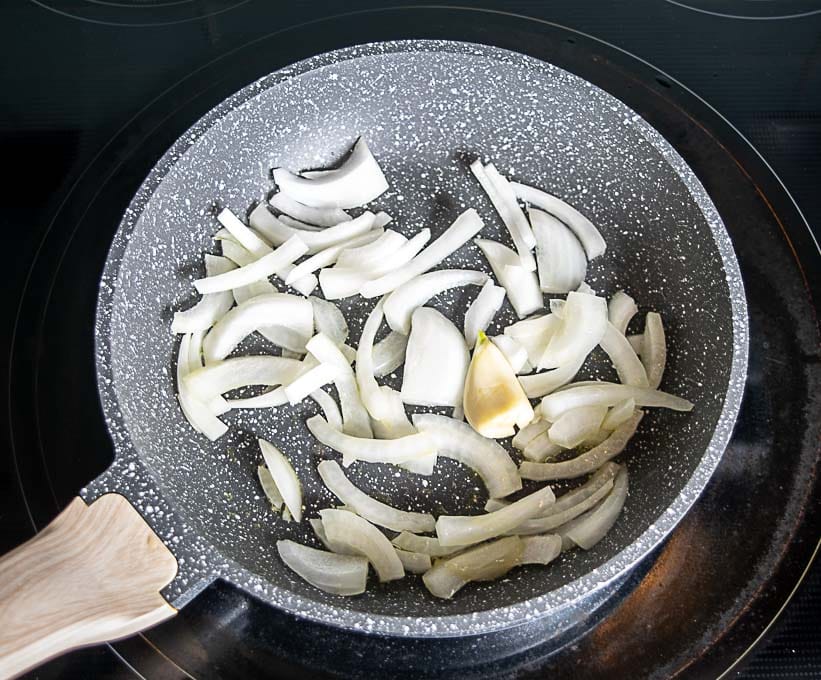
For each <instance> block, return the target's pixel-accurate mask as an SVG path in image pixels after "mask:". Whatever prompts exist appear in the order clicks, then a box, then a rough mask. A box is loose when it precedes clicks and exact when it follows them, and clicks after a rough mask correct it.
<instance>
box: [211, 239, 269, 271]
mask: <svg viewBox="0 0 821 680" xmlns="http://www.w3.org/2000/svg"><path fill="white" fill-rule="evenodd" d="M220 247H221V248H222V255H223V257H227V258H228V259H229V260H231V262H233V263H234V264H235V265H237V266H238V267H244V266H245V265H248V264H251V263H252V262H253V261H254V260H256V259H257V258H256V257H254V255H253V254H252V253H250V252H248V251H247V250H246V249H245V248H243V247H242V246H241V245H240V244H239V243H238V242H237V241H236V239H234V237H233V236H231V235H230V234H229V235H228V236H227V237H226V238H223V239H221V240H220ZM268 252H271V249H270V248H269V249H268ZM209 276H210V274H209Z"/></svg>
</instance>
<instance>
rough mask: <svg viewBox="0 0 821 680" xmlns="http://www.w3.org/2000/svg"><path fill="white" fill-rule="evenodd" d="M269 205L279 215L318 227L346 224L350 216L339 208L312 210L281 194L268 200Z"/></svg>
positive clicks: (276, 194) (278, 193)
mask: <svg viewBox="0 0 821 680" xmlns="http://www.w3.org/2000/svg"><path fill="white" fill-rule="evenodd" d="M268 203H269V205H270V206H271V207H272V208H274V209H275V210H279V212H281V213H285V214H286V215H290V216H291V217H294V218H296V219H298V220H300V221H301V222H307V223H308V224H315V225H317V226H318V227H333V226H336V225H337V224H339V223H340V222H348V221H350V219H351V216H350V215H349V214H348V213H346V212H345V211H344V210H341V209H340V208H312V207H311V206H308V205H305V204H304V203H300V202H299V201H295V200H294V199H293V198H291V197H290V196H288V195H287V194H283V193H282V192H277V193H275V194H274V195H273V196H271V198H270V199H269V200H268Z"/></svg>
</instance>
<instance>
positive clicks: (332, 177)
mask: <svg viewBox="0 0 821 680" xmlns="http://www.w3.org/2000/svg"><path fill="white" fill-rule="evenodd" d="M273 177H274V182H276V183H277V186H278V187H279V189H280V191H281V192H282V193H284V194H285V195H286V196H290V197H291V198H293V199H294V200H296V201H299V202H300V203H304V204H305V205H307V206H310V207H312V208H356V207H357V206H360V205H365V204H366V203H370V202H371V201H372V200H374V199H375V198H377V197H379V196H381V195H382V194H383V193H385V191H387V190H388V181H387V180H386V179H385V175H384V174H383V173H382V170H381V168H380V167H379V163H377V162H376V159H375V158H374V157H373V154H372V153H371V151H370V149H369V148H368V145H367V143H366V142H365V140H364V139H363V138H362V137H360V138H359V139H358V140H357V141H356V144H354V147H353V150H352V151H351V153H350V155H349V156H348V157H347V158H346V159H345V160H344V161H343V163H342V165H340V166H339V167H338V168H336V169H334V170H328V171H325V172H322V174H321V175H316V174H314V176H313V177H311V178H306V177H300V176H299V175H295V174H294V173H292V172H290V171H288V170H286V169H285V168H275V169H274V171H273Z"/></svg>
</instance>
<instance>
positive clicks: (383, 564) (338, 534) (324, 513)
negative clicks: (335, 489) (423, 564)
mask: <svg viewBox="0 0 821 680" xmlns="http://www.w3.org/2000/svg"><path fill="white" fill-rule="evenodd" d="M319 516H320V517H321V518H322V528H323V529H325V535H326V536H327V537H328V541H329V542H330V543H331V544H332V545H336V544H339V545H341V546H345V548H347V549H350V550H353V551H355V552H357V553H359V554H360V555H362V556H363V557H366V558H367V560H368V562H370V563H371V564H372V565H373V568H374V570H375V571H376V574H377V576H379V580H380V581H382V582H385V581H393V580H395V579H398V578H402V577H403V576H404V575H405V569H404V567H403V566H402V562H401V561H400V560H399V556H398V555H397V554H396V550H394V547H393V545H391V542H390V541H389V540H388V539H387V538H386V537H385V534H383V533H382V532H381V531H379V529H377V528H376V527H375V526H374V525H373V524H371V523H370V522H368V521H367V520H365V519H363V518H362V517H360V516H359V515H356V514H354V513H353V512H348V511H347V510H331V509H329V510H320V511H319Z"/></svg>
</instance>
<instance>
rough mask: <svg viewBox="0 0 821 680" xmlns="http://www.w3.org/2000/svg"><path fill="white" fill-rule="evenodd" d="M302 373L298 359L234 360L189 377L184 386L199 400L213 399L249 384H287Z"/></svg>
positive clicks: (219, 362) (262, 357)
mask: <svg viewBox="0 0 821 680" xmlns="http://www.w3.org/2000/svg"><path fill="white" fill-rule="evenodd" d="M301 371H302V362H300V361H297V360H296V359H286V358H284V357H276V356H246V357H232V358H230V359H225V360H224V361H215V362H212V363H210V364H208V365H207V366H205V367H203V368H200V369H197V370H196V371H193V372H192V373H191V374H190V375H188V376H186V378H185V385H186V386H187V387H188V388H189V389H190V390H191V391H192V392H193V393H194V394H195V395H197V396H198V397H199V398H201V399H210V398H211V397H214V396H216V395H218V394H225V393H226V392H230V391H231V390H235V389H238V388H240V387H247V386H248V385H270V386H276V385H287V384H288V383H290V382H291V381H293V380H294V379H295V378H296V377H297V376H299V374H300V372H301Z"/></svg>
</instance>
